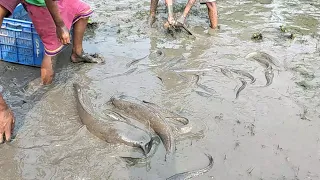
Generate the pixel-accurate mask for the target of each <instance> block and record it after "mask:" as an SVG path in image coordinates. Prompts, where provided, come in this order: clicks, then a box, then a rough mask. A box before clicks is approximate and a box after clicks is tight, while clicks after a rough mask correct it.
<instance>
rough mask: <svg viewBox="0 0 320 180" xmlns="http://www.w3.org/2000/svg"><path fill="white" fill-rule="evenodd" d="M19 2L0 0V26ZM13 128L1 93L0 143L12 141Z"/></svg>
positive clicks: (12, 119) (9, 111)
mask: <svg viewBox="0 0 320 180" xmlns="http://www.w3.org/2000/svg"><path fill="white" fill-rule="evenodd" d="M19 2H20V0H0V25H2V22H3V18H5V17H8V16H10V15H11V14H12V12H13V11H14V9H15V7H16V6H17V5H18V4H19ZM13 128H14V116H13V113H12V111H11V109H10V108H9V107H8V105H7V104H6V102H5V100H4V99H3V96H2V94H1V92H0V143H2V142H3V141H4V140H6V141H10V139H11V132H12V130H13ZM4 135H5V139H4Z"/></svg>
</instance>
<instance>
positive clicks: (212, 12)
mask: <svg viewBox="0 0 320 180" xmlns="http://www.w3.org/2000/svg"><path fill="white" fill-rule="evenodd" d="M206 4H207V7H208V15H209V19H210V27H211V28H212V29H216V28H217V26H218V13H217V5H216V2H207V3H206Z"/></svg>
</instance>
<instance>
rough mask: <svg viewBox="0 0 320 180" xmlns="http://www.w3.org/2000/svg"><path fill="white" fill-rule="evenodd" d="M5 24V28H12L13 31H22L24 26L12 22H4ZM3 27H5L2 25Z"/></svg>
mask: <svg viewBox="0 0 320 180" xmlns="http://www.w3.org/2000/svg"><path fill="white" fill-rule="evenodd" d="M3 24H4V28H6V29H9V30H12V31H18V32H22V29H23V26H22V25H21V24H12V23H9V22H7V23H3ZM2 28H3V27H2Z"/></svg>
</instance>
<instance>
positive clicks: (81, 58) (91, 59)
mask: <svg viewBox="0 0 320 180" xmlns="http://www.w3.org/2000/svg"><path fill="white" fill-rule="evenodd" d="M71 61H72V62H73V63H80V62H83V63H104V60H103V58H102V57H101V56H100V55H99V54H97V53H94V54H88V53H85V52H82V54H81V55H78V54H76V53H72V55H71Z"/></svg>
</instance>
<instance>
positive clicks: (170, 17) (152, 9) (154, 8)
mask: <svg viewBox="0 0 320 180" xmlns="http://www.w3.org/2000/svg"><path fill="white" fill-rule="evenodd" d="M165 2H166V5H167V9H168V23H169V24H170V25H172V24H174V23H175V20H174V17H173V2H172V0H165ZM158 3H159V0H151V2H150V16H149V25H150V26H152V25H153V23H154V22H155V21H156V11H157V7H158Z"/></svg>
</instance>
